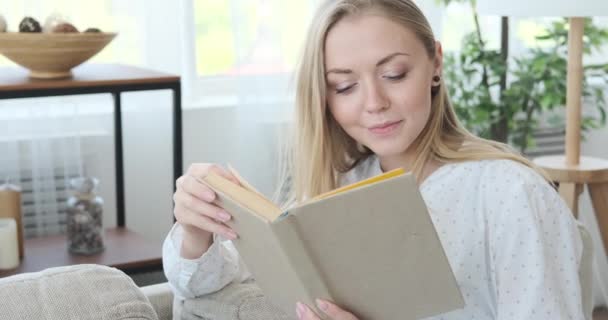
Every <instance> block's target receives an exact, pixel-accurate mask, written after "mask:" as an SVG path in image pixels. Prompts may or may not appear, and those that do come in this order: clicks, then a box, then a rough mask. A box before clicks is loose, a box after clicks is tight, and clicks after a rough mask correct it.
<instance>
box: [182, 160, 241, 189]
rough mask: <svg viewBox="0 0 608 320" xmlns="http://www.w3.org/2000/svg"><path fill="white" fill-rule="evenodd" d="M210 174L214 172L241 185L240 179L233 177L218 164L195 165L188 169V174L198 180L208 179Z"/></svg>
mask: <svg viewBox="0 0 608 320" xmlns="http://www.w3.org/2000/svg"><path fill="white" fill-rule="evenodd" d="M209 172H214V173H216V174H218V175H220V176H222V177H224V178H226V179H228V180H230V181H232V182H234V183H236V184H239V181H238V179H236V178H235V177H234V176H233V175H231V174H230V173H229V172H228V171H226V170H225V169H224V168H222V167H221V166H219V165H217V164H212V163H193V164H191V165H190V167H189V168H188V171H187V174H188V175H191V176H194V177H196V178H198V179H202V178H204V177H206V176H207V175H208V174H209Z"/></svg>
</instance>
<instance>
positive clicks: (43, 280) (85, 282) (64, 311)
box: [0, 265, 158, 320]
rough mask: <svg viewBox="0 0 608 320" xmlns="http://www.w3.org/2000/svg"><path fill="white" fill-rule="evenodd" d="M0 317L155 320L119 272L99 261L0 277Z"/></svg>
mask: <svg viewBox="0 0 608 320" xmlns="http://www.w3.org/2000/svg"><path fill="white" fill-rule="evenodd" d="M0 301H1V303H2V308H0V319H15V320H20V319H23V320H26V319H27V320H30V319H44V320H55V319H57V320H59V319H61V320H68V319H69V320H89V319H90V320H93V319H96V320H97V319H104V320H114V319H117V320H118V319H141V320H144V319H146V320H148V319H149V320H158V318H157V316H156V313H155V312H154V309H153V308H152V305H151V304H150V302H149V301H148V299H147V298H146V297H145V296H144V294H143V293H142V292H141V291H140V290H139V288H138V287H137V286H136V285H135V283H134V282H133V280H131V278H129V277H128V276H127V275H126V274H124V273H123V272H122V271H120V270H118V269H114V268H109V267H104V266H98V265H76V266H68V267H59V268H51V269H47V270H44V271H41V272H36V273H25V274H20V275H16V276H12V277H8V278H3V279H0Z"/></svg>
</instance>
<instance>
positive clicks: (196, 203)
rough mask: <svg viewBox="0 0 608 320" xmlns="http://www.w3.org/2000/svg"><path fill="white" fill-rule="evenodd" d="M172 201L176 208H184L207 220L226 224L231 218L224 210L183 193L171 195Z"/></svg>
mask: <svg viewBox="0 0 608 320" xmlns="http://www.w3.org/2000/svg"><path fill="white" fill-rule="evenodd" d="M173 199H174V201H175V204H176V207H177V206H180V207H183V208H186V209H188V210H189V211H192V212H195V213H197V214H198V215H204V216H207V217H209V218H213V219H217V220H219V221H221V222H227V221H229V220H230V219H231V218H232V216H231V215H230V214H229V213H228V212H227V211H226V210H224V209H222V208H220V207H218V206H216V205H214V204H212V203H209V202H206V201H203V200H201V199H198V198H196V197H194V196H192V195H191V194H188V193H185V192H176V193H175V194H174V195H173Z"/></svg>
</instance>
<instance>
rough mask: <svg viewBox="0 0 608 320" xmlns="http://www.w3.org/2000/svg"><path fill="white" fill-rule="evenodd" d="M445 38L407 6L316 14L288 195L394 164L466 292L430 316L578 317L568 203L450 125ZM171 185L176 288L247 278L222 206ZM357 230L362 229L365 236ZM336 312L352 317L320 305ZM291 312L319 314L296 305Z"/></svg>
mask: <svg viewBox="0 0 608 320" xmlns="http://www.w3.org/2000/svg"><path fill="white" fill-rule="evenodd" d="M442 67H443V63H442V50H441V45H440V43H439V42H437V41H436V40H435V38H434V36H433V33H432V31H431V28H430V26H429V23H428V21H427V20H426V18H425V17H424V15H423V14H422V12H421V11H420V10H419V9H418V8H417V7H416V5H415V4H414V3H413V2H412V1H411V0H331V1H326V2H325V3H324V4H323V5H322V6H321V7H320V8H319V10H318V12H317V13H316V15H315V18H314V21H313V23H312V25H311V27H310V30H309V33H308V38H307V40H306V44H305V48H304V54H303V57H302V61H301V64H300V66H299V73H298V78H297V80H298V85H297V95H296V122H295V125H296V133H297V134H296V141H295V143H294V145H295V146H296V148H295V150H294V153H293V154H292V156H293V158H292V160H293V161H292V162H291V166H292V167H291V169H292V170H291V173H292V175H293V183H294V184H293V196H292V198H291V199H292V201H296V202H297V201H301V200H303V199H305V198H308V197H312V196H315V195H317V194H320V193H323V192H325V191H328V190H331V189H334V188H335V187H338V186H340V185H344V184H348V183H352V182H354V181H358V180H361V179H364V178H367V177H370V176H373V175H376V174H379V173H381V172H382V171H388V170H392V169H394V168H397V167H402V168H405V169H407V170H411V171H413V173H414V174H415V175H416V177H417V180H418V183H419V187H420V191H421V193H422V196H423V198H424V200H425V202H426V203H427V206H428V208H429V211H430V214H431V218H432V220H433V223H434V224H435V227H436V229H437V232H438V234H439V236H440V239H441V241H442V244H443V246H444V249H445V251H446V255H447V257H448V260H449V262H450V265H451V267H452V270H453V271H454V274H455V276H456V279H457V282H458V285H459V287H460V290H461V292H462V295H463V297H464V299H465V304H466V305H465V307H464V308H463V309H461V310H456V311H452V312H449V313H446V314H443V315H440V316H437V317H435V318H434V319H582V318H583V311H582V306H581V289H580V284H579V279H578V273H577V271H578V266H579V263H580V259H581V251H582V243H581V239H580V236H579V234H578V231H577V228H576V224H575V221H574V219H573V217H572V215H571V214H570V212H569V210H568V208H567V207H566V205H565V203H564V202H563V201H562V200H561V199H560V197H559V195H558V194H557V193H556V192H555V191H554V190H553V189H552V187H551V185H550V184H549V183H548V182H547V181H546V180H545V179H544V178H543V176H542V175H541V174H539V172H538V170H537V169H536V168H535V167H534V166H533V165H532V164H531V163H530V162H529V161H528V160H526V159H525V158H523V157H521V156H519V155H517V154H515V153H514V152H512V151H511V150H510V149H509V148H508V147H507V146H506V145H503V144H499V143H496V142H491V141H487V140H483V139H480V138H478V137H475V136H473V135H472V134H470V133H469V132H467V131H466V130H465V129H464V128H463V127H462V126H461V125H460V123H459V122H458V120H457V119H456V116H455V114H454V111H453V109H452V106H451V104H450V102H449V99H448V96H447V90H446V88H445V84H444V82H443V81H442V77H441V74H442ZM210 171H215V172H217V173H220V174H222V175H224V176H226V177H228V178H231V179H233V178H232V177H231V176H230V174H228V173H227V172H226V171H225V170H223V169H222V168H220V167H218V166H214V165H210V164H197V165H193V166H191V167H190V169H189V170H188V173H187V174H186V175H184V176H183V177H181V178H180V179H178V181H177V187H178V190H177V192H176V193H175V196H174V199H175V216H176V218H177V221H178V223H177V224H176V225H175V227H174V228H173V230H172V231H171V233H170V234H169V236H168V237H167V241H166V242H165V246H164V262H165V270H166V273H167V276H168V279H169V281H170V282H171V283H172V285H173V287H174V288H175V291H176V294H177V295H179V296H182V297H194V296H198V295H202V294H206V293H209V292H213V291H216V290H219V289H221V288H223V287H224V286H225V285H226V284H228V283H229V282H231V281H243V280H245V279H247V278H249V277H250V274H249V273H248V272H247V270H246V268H245V267H244V265H243V264H241V263H240V259H239V257H238V254H237V253H236V251H235V250H234V247H233V246H232V245H231V243H230V242H229V241H220V239H221V238H220V236H222V237H225V238H228V239H234V238H235V237H236V236H237V235H236V234H235V233H234V231H233V230H230V228H228V227H227V226H226V225H225V224H224V223H223V222H225V221H228V220H229V219H230V214H229V213H227V212H224V211H222V210H221V209H220V208H218V207H216V206H214V205H213V204H211V202H212V201H213V199H214V198H215V195H214V194H213V192H212V191H211V190H209V189H208V188H206V187H205V186H203V185H201V184H200V183H198V182H197V181H196V178H195V177H201V176H205V175H206V174H207V173H208V172H210ZM362 236H365V235H362ZM317 302H318V304H319V308H320V309H321V310H324V312H325V313H327V315H328V316H329V317H330V318H331V319H336V320H343V319H356V315H353V314H351V313H349V312H348V311H347V310H342V309H341V308H340V307H339V306H336V305H334V304H332V303H330V302H328V301H320V300H319V301H317ZM294 307H295V313H296V315H297V316H298V318H299V319H318V317H317V315H315V314H314V312H313V311H312V310H311V309H310V308H309V307H308V306H305V305H303V304H300V303H298V304H297V306H294Z"/></svg>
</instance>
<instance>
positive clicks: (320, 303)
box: [317, 299, 328, 312]
mask: <svg viewBox="0 0 608 320" xmlns="http://www.w3.org/2000/svg"><path fill="white" fill-rule="evenodd" d="M317 306H318V307H319V309H321V310H322V311H323V312H325V311H327V307H328V305H327V302H325V301H323V300H320V299H317Z"/></svg>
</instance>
